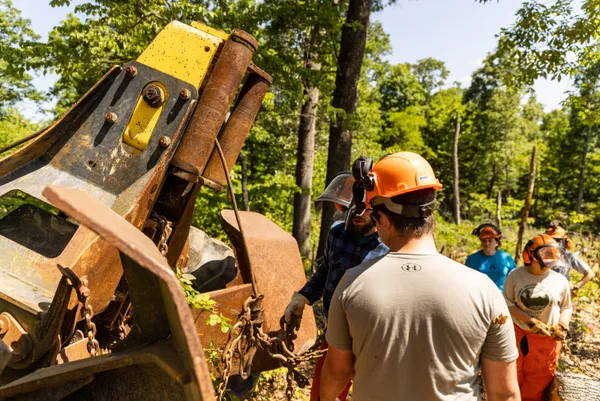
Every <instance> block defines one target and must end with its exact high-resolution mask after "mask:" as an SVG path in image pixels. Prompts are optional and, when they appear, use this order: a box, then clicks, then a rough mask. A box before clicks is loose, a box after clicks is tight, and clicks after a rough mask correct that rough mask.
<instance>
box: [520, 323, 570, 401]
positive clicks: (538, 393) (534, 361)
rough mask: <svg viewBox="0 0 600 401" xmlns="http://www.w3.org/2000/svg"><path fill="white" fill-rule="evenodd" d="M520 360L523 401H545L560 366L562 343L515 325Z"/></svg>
mask: <svg viewBox="0 0 600 401" xmlns="http://www.w3.org/2000/svg"><path fill="white" fill-rule="evenodd" d="M515 334H516V337H517V347H518V348H519V359H517V377H518V380H519V388H520V389H521V398H522V400H523V401H543V400H544V396H545V390H546V388H547V387H548V385H549V384H550V383H551V382H552V379H553V378H554V375H555V373H556V366H557V365H558V357H559V355H560V349H561V348H562V343H561V342H560V341H557V340H555V339H553V338H550V337H546V336H543V335H540V334H534V333H532V332H530V331H525V330H523V329H521V328H520V327H518V326H516V325H515Z"/></svg>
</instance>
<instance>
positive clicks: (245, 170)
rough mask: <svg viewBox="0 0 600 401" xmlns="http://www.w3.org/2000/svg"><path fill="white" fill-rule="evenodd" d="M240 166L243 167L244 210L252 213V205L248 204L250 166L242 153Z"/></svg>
mask: <svg viewBox="0 0 600 401" xmlns="http://www.w3.org/2000/svg"><path fill="white" fill-rule="evenodd" d="M238 158H239V159H240V164H241V165H242V200H243V202H244V210H245V211H247V212H249V211H250V204H249V202H248V166H247V165H246V156H244V154H243V153H240V155H239V157H238Z"/></svg>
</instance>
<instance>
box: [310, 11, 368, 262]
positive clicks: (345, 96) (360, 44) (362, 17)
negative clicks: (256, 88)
mask: <svg viewBox="0 0 600 401" xmlns="http://www.w3.org/2000/svg"><path fill="white" fill-rule="evenodd" d="M372 3H373V1H372V0H350V3H349V5H348V13H347V15H346V23H345V24H344V27H343V28H342V39H341V42H340V53H339V56H338V67H337V73H336V77H335V90H334V91H333V100H332V102H331V104H332V106H333V107H334V108H335V109H341V110H340V111H339V112H337V113H336V116H335V117H334V118H332V119H331V122H330V126H329V150H328V152H327V177H326V183H327V184H329V183H330V182H331V180H332V179H333V177H335V175H336V174H337V173H339V172H340V171H343V170H348V169H349V167H350V162H351V161H350V157H351V154H350V151H351V148H352V131H351V127H350V126H349V125H350V124H349V122H350V121H349V120H350V118H349V117H351V115H352V114H353V113H354V112H355V111H356V106H357V102H358V80H359V78H360V70H361V68H362V63H363V57H364V55H365V45H366V43H367V29H368V27H369V16H370V14H371V6H372ZM336 111H337V110H336ZM334 212H335V206H334V205H333V204H331V202H325V203H324V205H323V217H322V219H321V235H320V238H319V248H318V251H317V253H318V255H322V254H323V252H324V250H325V240H326V239H327V233H328V231H329V228H330V227H331V224H332V223H333V215H334Z"/></svg>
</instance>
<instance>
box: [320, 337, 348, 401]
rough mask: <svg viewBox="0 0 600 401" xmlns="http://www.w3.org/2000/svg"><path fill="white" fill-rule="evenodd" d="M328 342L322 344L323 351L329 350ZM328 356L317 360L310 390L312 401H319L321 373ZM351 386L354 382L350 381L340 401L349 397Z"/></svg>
mask: <svg viewBox="0 0 600 401" xmlns="http://www.w3.org/2000/svg"><path fill="white" fill-rule="evenodd" d="M327 347H328V345H327V341H326V340H325V339H324V340H323V344H321V349H327ZM326 356H327V355H323V356H322V357H320V358H319V359H317V364H316V365H315V374H314V376H313V382H312V387H311V389H310V401H319V394H320V389H319V387H321V371H322V370H323V364H324V363H325V357H326ZM350 386H352V381H350V380H348V383H347V384H346V387H345V388H344V389H343V390H342V392H341V393H340V395H338V397H337V398H338V400H340V401H346V397H347V396H348V391H350Z"/></svg>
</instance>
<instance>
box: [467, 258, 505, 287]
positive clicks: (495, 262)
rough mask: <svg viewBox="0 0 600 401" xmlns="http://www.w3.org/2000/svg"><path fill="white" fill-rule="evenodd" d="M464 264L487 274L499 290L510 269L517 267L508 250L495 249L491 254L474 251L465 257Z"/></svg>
mask: <svg viewBox="0 0 600 401" xmlns="http://www.w3.org/2000/svg"><path fill="white" fill-rule="evenodd" d="M465 265H467V266H469V267H470V268H471V269H474V270H477V271H478V272H481V273H483V274H485V275H487V276H488V277H489V278H490V279H492V281H493V282H494V284H496V286H497V287H498V288H500V291H502V290H503V289H504V281H505V280H506V276H507V275H508V273H510V271H511V270H513V269H514V268H516V267H517V265H515V261H514V260H513V258H512V256H511V255H510V253H508V252H504V251H496V253H495V254H494V255H492V256H487V255H485V254H484V253H483V251H478V252H475V253H473V254H471V255H469V256H468V257H467V261H466V262H465Z"/></svg>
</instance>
